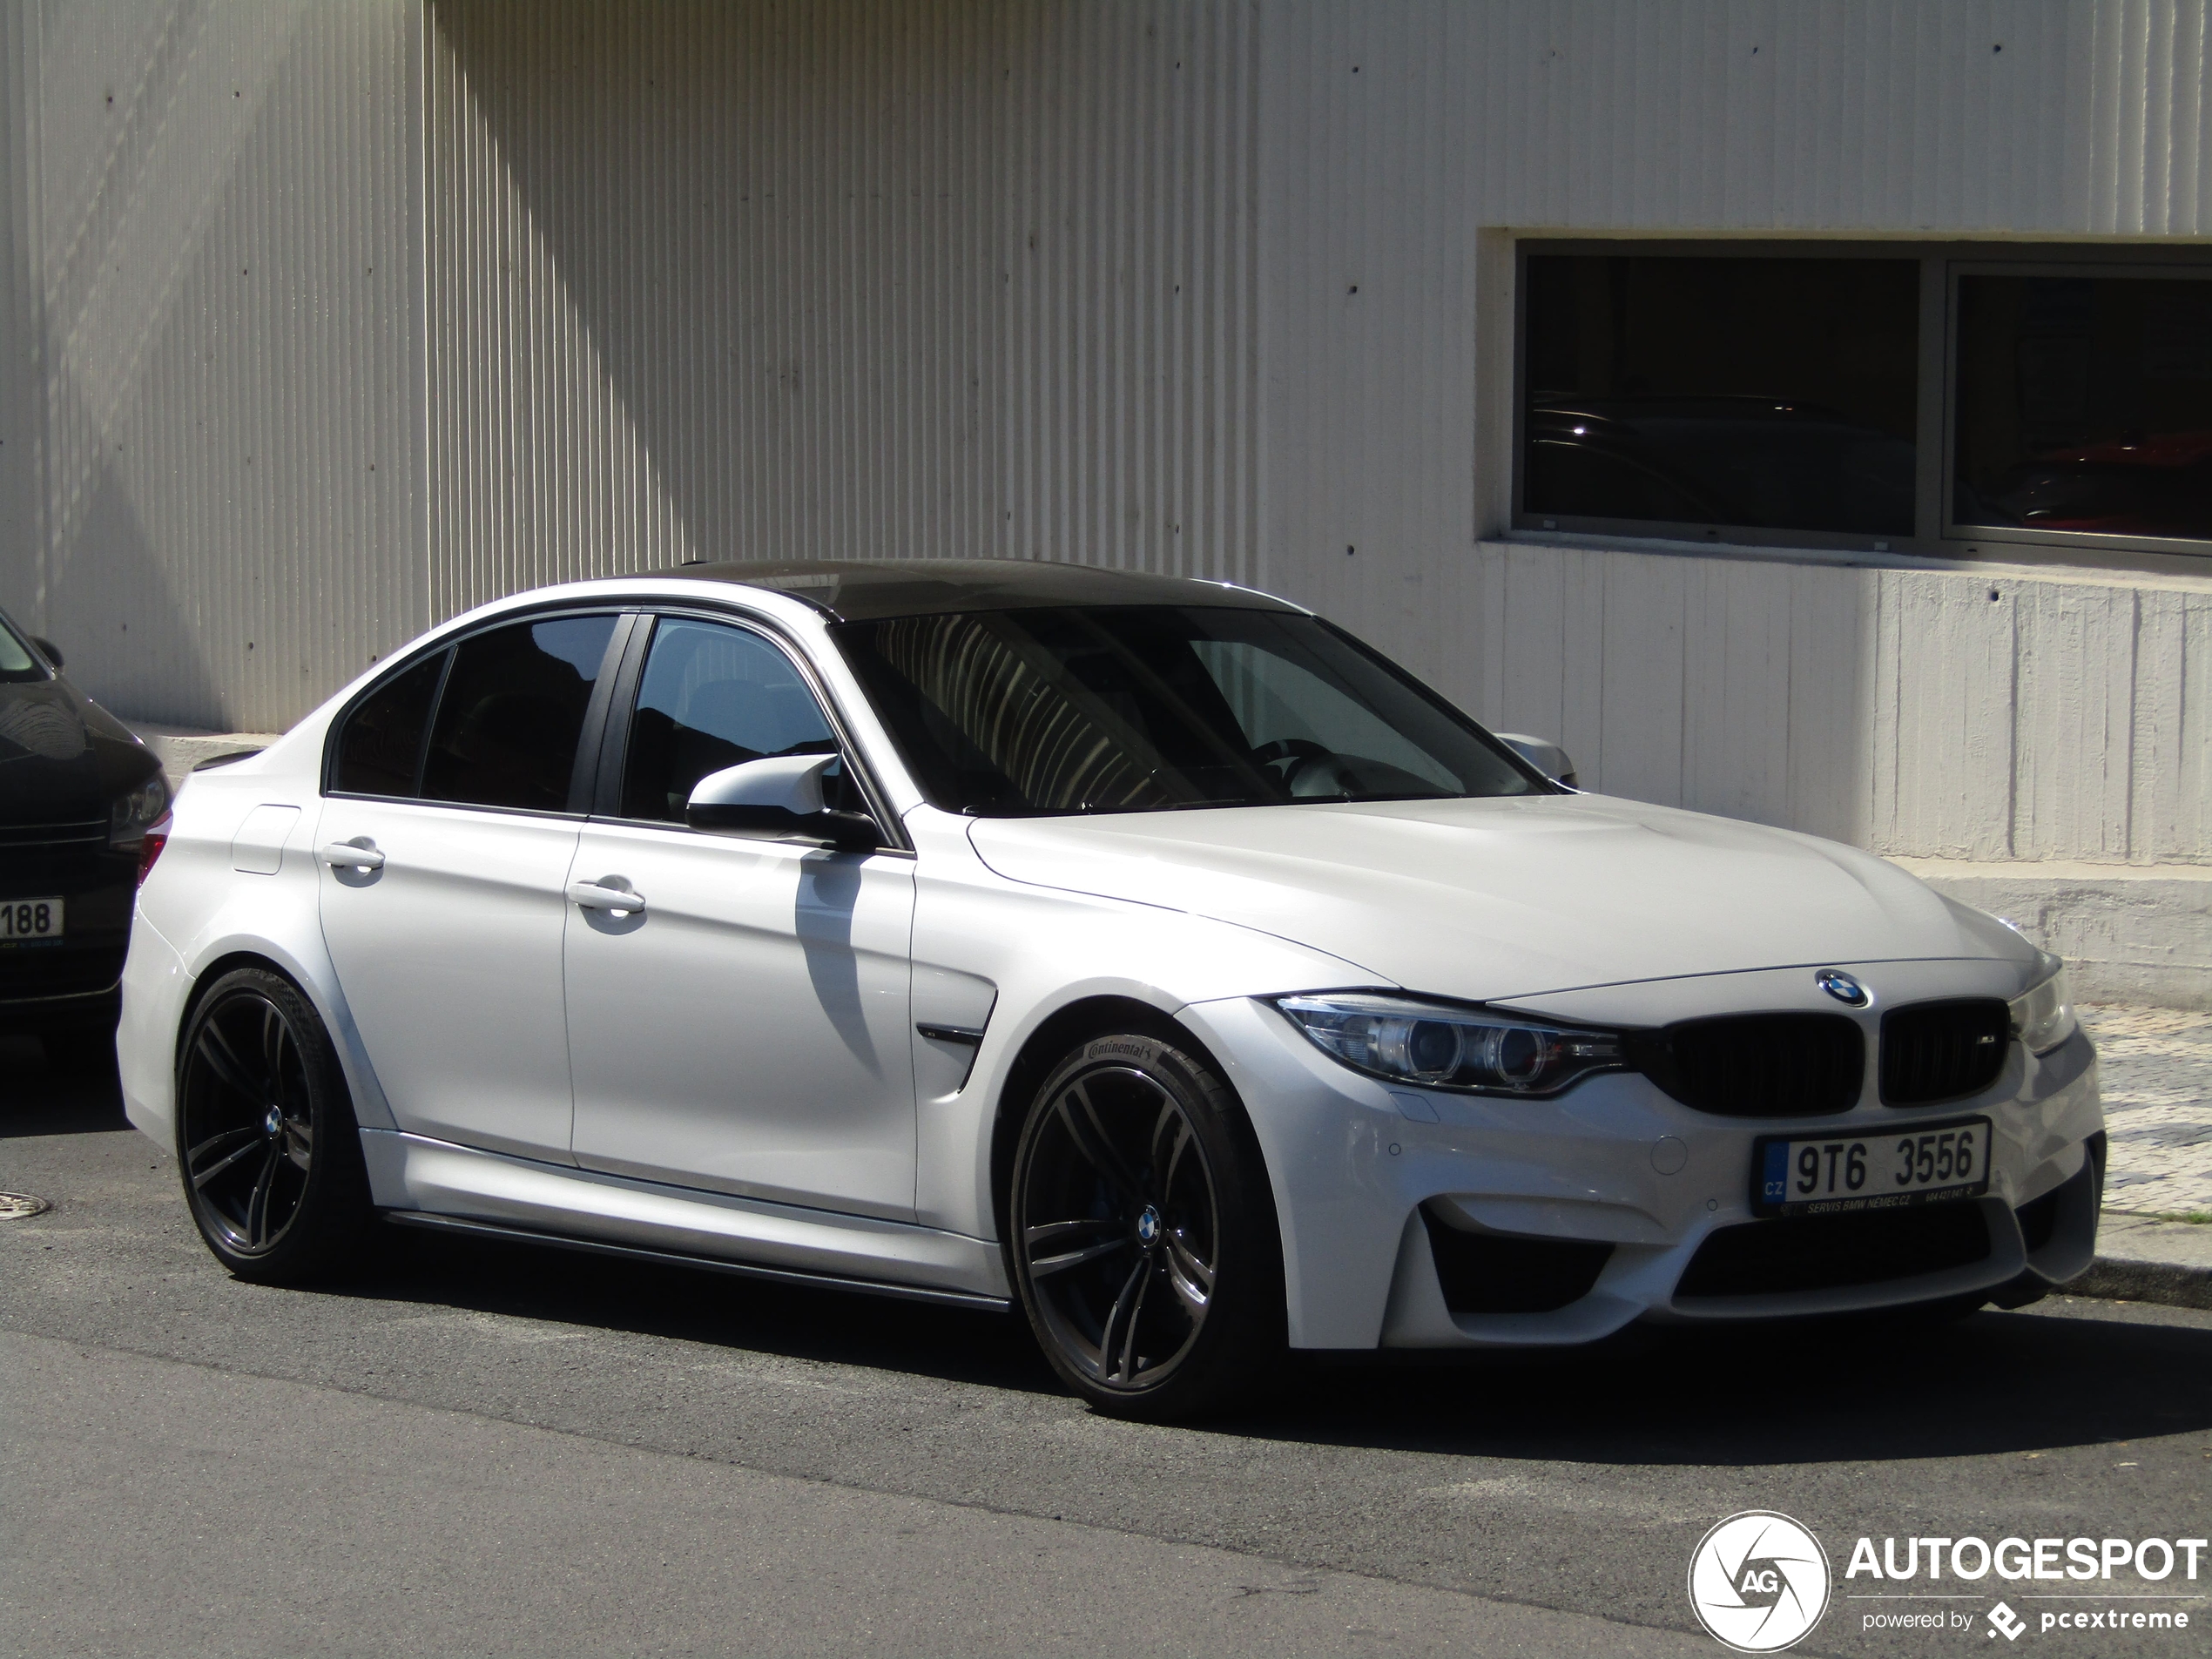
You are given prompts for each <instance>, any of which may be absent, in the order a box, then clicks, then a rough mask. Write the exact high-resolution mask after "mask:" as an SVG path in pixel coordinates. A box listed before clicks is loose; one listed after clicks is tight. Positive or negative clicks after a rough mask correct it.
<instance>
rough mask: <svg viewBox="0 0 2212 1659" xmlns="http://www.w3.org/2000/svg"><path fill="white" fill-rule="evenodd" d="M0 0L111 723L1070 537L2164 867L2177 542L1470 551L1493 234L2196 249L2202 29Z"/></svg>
mask: <svg viewBox="0 0 2212 1659" xmlns="http://www.w3.org/2000/svg"><path fill="white" fill-rule="evenodd" d="M0 8H3V9H4V10H0V17H4V18H5V23H4V26H0V47H3V48H4V50H5V52H6V54H7V57H6V63H7V64H9V65H11V66H12V67H10V68H9V69H8V74H9V77H10V78H9V80H8V83H7V88H6V97H7V98H8V119H9V122H10V125H9V129H8V130H9V131H10V132H11V133H17V132H19V133H21V134H23V135H24V139H23V142H22V144H21V145H13V146H11V152H10V166H11V168H13V169H14V171H13V172H11V174H10V177H11V178H13V179H19V180H21V181H22V182H20V183H19V184H17V185H11V186H10V188H11V189H12V190H14V192H15V196H14V197H13V198H11V199H15V200H17V202H18V204H19V205H18V206H17V209H16V210H15V211H14V212H12V213H11V216H10V226H9V231H8V238H9V239H7V240H6V241H4V242H0V255H4V256H5V260H4V265H5V268H6V269H9V270H10V271H14V272H17V273H18V274H17V275H16V276H11V277H10V279H9V283H10V286H9V288H8V291H7V293H6V302H7V303H6V306H5V307H4V309H0V317H4V318H5V319H8V320H10V321H9V323H8V326H9V327H11V328H13V329H15V330H16V336H15V337H16V338H17V340H18V341H19V342H22V343H23V344H24V346H25V347H26V348H27V349H28V351H29V352H30V355H31V356H32V357H34V358H36V359H37V364H36V367H35V368H34V369H33V370H32V371H30V372H29V373H24V372H22V371H20V370H19V369H11V370H10V376H11V377H10V378H0V504H4V503H6V502H11V501H17V500H20V499H21V498H22V497H24V496H29V497H30V510H29V512H28V513H27V514H26V513H25V512H24V510H23V509H20V508H10V509H8V516H7V517H6V519H5V521H4V524H5V528H4V529H0V536H4V538H5V539H4V540H0V603H4V604H7V605H9V606H10V608H12V609H14V610H17V611H18V613H19V614H22V615H24V617H25V619H26V620H27V621H30V623H32V624H33V625H36V626H44V627H46V628H49V629H51V631H53V632H55V633H56V635H57V637H61V638H62V640H63V643H64V645H65V647H66V648H67V649H69V650H70V651H71V658H72V664H73V665H75V664H81V665H82V670H83V675H84V678H85V680H86V681H87V683H88V684H89V685H91V687H92V688H93V689H94V690H96V691H98V693H99V694H101V695H103V696H105V697H106V698H109V699H111V701H112V702H114V703H115V704H116V705H118V706H119V707H121V708H123V709H125V711H127V712H130V713H133V714H138V715H142V716H149V717H152V718H168V719H171V720H174V721H179V722H186V723H197V724H204V725H233V726H260V725H280V724H282V723H283V722H284V721H285V720H287V719H289V718H292V717H293V716H294V715H296V713H297V712H298V711H300V710H301V709H302V708H304V707H306V706H307V705H310V704H311V703H312V702H314V700H315V699H316V698H320V696H322V695H324V694H325V693H326V692H327V691H328V690H329V689H330V688H331V687H332V686H334V685H336V684H339V683H341V681H342V680H343V679H344V678H346V677H347V674H348V673H350V672H351V671H353V670H354V668H356V667H358V665H359V664H361V662H363V661H365V660H367V659H368V657H369V656H371V655H372V654H374V653H376V652H379V651H384V650H387V649H388V648H389V647H390V646H391V645H392V644H395V643H396V642H397V641H399V640H400V639H401V638H404V637H407V636H408V634H410V633H411V632H413V631H415V629H416V628H418V627H419V626H421V625H422V624H424V623H426V622H428V620H431V619H433V618H435V617H440V616H443V615H446V614H449V613H450V612H451V611H452V610H456V609H459V608H461V607H462V606H463V605H465V604H472V603H475V601H477V600H479V599H482V598H484V597H490V596H491V595H493V594H496V593H500V592H504V591H508V590H512V589H513V588H516V587H518V586H523V585H527V584H529V583H536V582H540V581H545V580H550V579H554V578H556V577H563V576H567V575H572V574H581V573H584V572H590V571H609V570H630V569H638V568H644V567H647V566H651V565H654V564H661V563H671V562H674V561H675V560H678V559H680V558H683V557H686V556H694V555H705V556H885V555H919V556H934V555H953V554H974V553H978V552H981V553H987V554H1006V555H1015V556H1049V557H1066V558H1076V559H1082V560H1086V561H1091V562H1096V563H1108V564H1114V565H1122V566H1130V567H1136V568H1143V569H1152V570H1180V571H1190V572H1195V573H1205V574H1212V575H1217V576H1225V577H1237V578H1239V579H1244V580H1248V581H1255V582H1259V583H1264V584H1266V585H1268V586H1271V587H1272V588H1275V589H1277V590H1280V591H1284V592H1286V593H1288V594H1290V595H1291V596H1292V597H1297V598H1299V599H1301V600H1303V601H1305V602H1306V603H1308V604H1313V605H1314V606H1316V607H1317V608H1318V609H1320V610H1324V611H1325V612H1326V613H1328V614H1330V615H1332V616H1335V617H1339V619H1341V620H1343V621H1344V622H1345V623H1346V624H1348V625H1350V626H1352V627H1353V628H1355V629H1356V630H1358V631H1360V632H1361V633H1363V634H1365V635H1366V636H1367V637H1371V638H1372V639H1374V640H1376V641H1377V642H1378V643H1379V644H1384V645H1386V647H1388V648H1389V649H1391V650H1392V651H1394V652H1395V653H1396V654H1398V655H1399V656H1401V657H1402V658H1406V660H1408V661H1409V662H1411V663H1413V664H1414V665H1415V666H1417V667H1418V668H1420V670H1421V671H1423V672H1425V673H1426V674H1428V675H1429V676H1431V677H1432V678H1435V679H1436V680H1437V681H1438V682H1439V683H1440V684H1441V685H1444V686H1446V687H1447V689H1449V690H1451V691H1453V693H1454V694H1455V695H1457V696H1459V697H1460V698H1462V699H1463V700H1464V701H1466V702H1467V704H1468V705H1470V706H1471V707H1473V708H1474V709H1475V710H1476V711H1478V712H1479V713H1480V714H1482V715H1483V716H1484V717H1485V718H1490V719H1493V720H1494V721H1498V722H1500V723H1502V724H1505V725H1510V726H1518V727H1522V728H1525V729H1531V730H1536V731H1540V732H1548V733H1554V734H1556V735H1558V736H1559V737H1561V738H1562V739H1563V740H1564V741H1565V742H1566V743H1567V744H1568V747H1569V748H1570V749H1571V750H1573V751H1574V752H1575V755H1576V758H1577V759H1578V760H1579V761H1580V762H1581V765H1582V767H1583V771H1584V775H1585V777H1586V778H1587V779H1589V780H1590V781H1591V782H1593V783H1594V784H1596V785H1598V786H1602V787H1605V788H1608V789H1612V790H1616V791H1619V792H1625V793H1631V794H1638V795H1643V796H1648V797H1649V798H1651V799H1662V800H1670V801H1680V802H1682V803H1683V804H1685V805H1689V806H1698V807H1703V808H1708V809H1710V810H1716V811H1722V812H1729V813H1737V814H1740V815H1743V816H1747V817H1753V818H1758V819H1764V820H1767V821H1771V822H1777V823H1784V824H1793V825H1797V826H1803V827H1805V828H1808V829H1813V830H1817V831H1819V832H1820V833H1828V834H1835V835H1839V836H1842V837H1844V838H1845V839H1848V840H1856V841H1858V842H1861V843H1863V844H1865V845H1868V846H1876V847H1878V848H1881V849H1883V850H1885V851H1888V852H1892V853H1898V854H1912V855H1925V856H1933V857H1939V858H1945V859H1951V860H1967V861H1978V862H1981V863H1987V862H1991V861H2008V860H2059V861H2066V860H2073V861H2077V862H2080V861H2087V862H2089V863H2094V864H2098V865H2102V866H2110V867H2128V868H2151V867H2167V866H2172V865H2191V866H2202V865H2204V864H2207V863H2208V862H2212V806H2209V805H2208V802H2209V801H2212V776H2208V771H2207V764H2206V756H2207V753H2208V752H2212V740H2208V736H2207V721H2208V718H2212V717H2209V716H2208V711H2207V704H2206V700H2205V699H2206V696H2207V693H2206V691H2205V687H2206V686H2208V685H2212V624H2208V620H2207V606H2208V605H2212V573H2209V574H2208V577H2206V578H2205V579H2197V578H2194V577H2188V576H2182V577H2159V578H2155V579H2154V578H2150V577H2144V578H2141V579H2135V578H2131V577H2125V576H2118V577H2115V576H2111V575H2104V576H2090V575H2087V574H2082V573H2073V574H2069V573H2065V572H2053V571H2051V570H2040V571H2030V570H2016V569H2010V568H1997V567H1993V568H1991V569H1989V570H1955V571H1953V570H1936V569H1925V568H1917V567H1912V566H1911V565H1910V563H1909V562H1905V561H1899V562H1897V565H1896V568H1892V569H1887V570H1871V569H1850V568H1845V567H1843V566H1840V565H1837V564H1832V563H1809V562H1806V561H1804V560H1803V559H1801V558H1799V557H1797V556H1791V555H1787V554H1777V555H1775V556H1771V557H1759V556H1751V557H1742V558H1733V557H1732V558H1719V557H1714V556H1709V555H1705V554H1691V553H1687V552H1682V553H1678V552H1676V551H1673V550H1652V549H1642V550H1624V549H1619V548H1614V549H1602V548H1589V547H1568V546H1542V547H1539V546H1535V545H1530V544H1522V543H1506V542H1501V541H1500V540H1499V539H1498V537H1499V536H1500V534H1501V530H1502V528H1503V525H1504V523H1505V511H1506V499H1505V481H1506V479H1507V476H1508V475H1509V465H1510V447H1509V446H1510V395H1511V384H1510V372H1509V369H1510V347H1511V328H1510V318H1511V314H1512V309H1511V308H1512V292H1511V284H1512V266H1513V260H1512V244H1513V239H1514V237H1515V236H1516V235H1522V234H1530V235H1545V234H1553V235H1555V234H1560V233H1584V232H1604V233H1625V234H1641V233H1669V234H1678V235H1733V234H1743V235H1750V234H1757V235H1765V236H1773V235H1793V236H1794V235H1830V234H1833V235H1847V236H1852V237H1863V236H1868V235H1887V234H1896V235H1911V236H1913V237H1917V238H1922V239H1928V238H1948V237H1961V238H1966V237H1980V236H1989V237H2013V238H2035V239H2065V238H2081V239H2114V238H2147V239H2148V238H2155V239H2161V240H2172V239H2190V240H2193V241H2205V240H2206V239H2207V238H2208V236H2212V169H2209V168H2208V167H2207V166H2206V165H2205V158H2206V154H2207V151H2208V148H2212V125H2208V123H2212V114H2209V113H2208V111H2207V109H2206V107H2205V97H2204V93H2205V80H2206V47H2207V43H2206V23H2207V19H2206V5H2205V3H2203V0H1949V3H1946V4H1944V5H1940V6H1930V5H1926V4H1925V3H1919V0H1819V3H1814V0H1757V3H1754V0H1666V3H1662V0H1642V3H1636V4H1626V3H1623V4H1595V3H1589V4H1582V3H1575V4H1567V3H1552V4H1546V3H1534V0H1530V3H1473V0H1390V3H1370V0H1257V3H1231V0H1213V3H1201V0H1058V3H1045V4H1031V3H1027V0H1020V3H1017V0H998V3H990V4H974V3H960V0H895V3H894V0H818V3H813V4H788V5H768V4H765V3H761V4H751V5H738V4H710V3H698V4H690V5H678V4H667V5H652V6H648V5H644V4H634V5H615V4H601V3H585V0H563V3H548V4H543V5H534V6H531V7H528V8H522V7H503V8H502V7H494V6H480V5H475V4H465V3H440V4H435V5H433V6H431V7H430V8H428V10H427V11H426V10H419V9H417V8H416V7H415V6H414V5H411V4H406V3H401V0H384V3H378V0H352V3H343V4H333V5H324V6H313V7H309V6H304V5H246V4H245V3H242V0H163V3H158V4H116V5H112V6H103V5H100V4H95V3H69V4H63V3H60V0H0ZM2000 46H2001V48H2002V50H2001V51H1999V50H1998V48H1999V47H2000ZM111 94H112V95H113V96H114V97H115V98H116V102H115V104H113V105H109V104H108V103H107V102H106V98H108V97H109V96H110V95H111ZM2207 245H2208V257H2212V243H2208V244H2207ZM25 319H28V320H25ZM26 336H27V338H26ZM17 361H20V360H17ZM11 388H12V389H11ZM24 388H30V390H29V391H26V390H25V389H24ZM22 431H28V432H29V433H30V437H29V438H28V439H27V440H25V439H22V438H11V437H10V434H13V433H17V432H22ZM25 442H28V443H30V445H31V446H32V447H33V448H35V449H36V450H37V462H36V465H35V466H33V467H31V468H30V469H27V470H26V469H24V468H23V467H22V466H21V464H20V463H19V462H17V461H15V460H13V459H11V458H10V456H9V455H8V453H7V452H8V449H9V448H10V445H11V444H13V445H17V446H20V445H22V444H24V443H25ZM371 466H374V468H375V469H376V470H375V471H374V473H371V472H370V471H369V468H370V467H371ZM11 467H12V468H15V469H16V470H14V471H10V468H11ZM11 479H12V480H14V481H15V482H12V483H11V482H10V480H11ZM11 489H12V490H13V491H14V492H15V493H14V495H13V496H10V495H7V494H6V493H5V492H7V491H9V490H11ZM1991 590H1996V591H1997V592H1998V594H1999V597H1998V598H1997V599H1996V600H1995V601H1992V600H1991V599H1990V598H1989V597H1988V594H1989V592H1990V591H1991ZM126 627H127V628H128V629H129V630H130V632H129V634H128V635H127V637H126V635H125V628H126Z"/></svg>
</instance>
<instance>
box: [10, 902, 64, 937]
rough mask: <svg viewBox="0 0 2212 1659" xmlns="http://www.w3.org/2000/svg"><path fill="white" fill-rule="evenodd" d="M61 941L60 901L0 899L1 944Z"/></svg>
mask: <svg viewBox="0 0 2212 1659" xmlns="http://www.w3.org/2000/svg"><path fill="white" fill-rule="evenodd" d="M61 938H62V901H61V900H59V899H0V945H49V944H53V945H57V944H59V943H60V942H61Z"/></svg>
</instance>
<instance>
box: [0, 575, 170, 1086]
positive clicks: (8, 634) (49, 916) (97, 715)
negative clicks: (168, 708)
mask: <svg viewBox="0 0 2212 1659" xmlns="http://www.w3.org/2000/svg"><path fill="white" fill-rule="evenodd" d="M61 667H62V656H61V653H60V652H59V651H56V650H55V649H54V648H53V646H51V644H47V643H46V642H45V641H44V640H43V639H39V638H37V637H33V636H31V635H29V634H26V633H24V631H22V630H21V629H19V628H17V626H16V625H15V623H14V622H13V620H12V619H10V617H8V616H7V615H6V614H5V613H4V612H0V1027H4V1028H14V1029H24V1028H28V1029H30V1030H32V1031H35V1032H36V1033H37V1035H39V1036H40V1037H41V1038H42V1039H43V1040H44V1043H45V1046H46V1051H47V1054H48V1055H49V1056H50V1057H51V1058H54V1059H57V1060H58V1059H63V1058H64V1057H69V1058H78V1059H91V1060H105V1059H107V1058H111V1056H112V1055H113V1053H114V1031H115V1017H116V1010H117V1007H118V989H119V983H120V981H121V979H122V977H123V954H124V952H125V949H126V948H128V947H129V944H130V942H131V909H132V899H133V896H134V895H135V894H136V893H137V891H138V879H139V876H140V875H141V873H143V872H144V871H145V867H146V866H147V865H149V864H151V863H152V861H153V859H154V856H155V855H156V854H157V853H159V852H160V851H161V846H162V843H163V841H164V840H166V839H167V832H168V827H169V786H168V783H167V782H166V781H165V779H163V777H162V775H161V763H160V761H159V760H158V759H155V758H154V756H153V754H152V752H151V751H149V750H148V749H147V748H146V746H145V745H144V744H143V743H140V742H139V741H138V738H136V737H134V736H132V733H131V731H130V728H129V727H127V726H125V725H124V724H123V723H122V722H121V721H120V720H118V719H117V718H115V717H114V716H113V715H111V714H110V713H109V712H108V711H106V710H105V709H104V708H102V707H101V706H100V705H98V704H97V703H95V702H93V701H92V699H91V698H89V697H86V696H85V695H84V693H83V692H82V691H78V689H77V688H76V687H75V686H74V685H71V684H70V683H69V682H68V681H67V680H66V679H64V678H62V673H61Z"/></svg>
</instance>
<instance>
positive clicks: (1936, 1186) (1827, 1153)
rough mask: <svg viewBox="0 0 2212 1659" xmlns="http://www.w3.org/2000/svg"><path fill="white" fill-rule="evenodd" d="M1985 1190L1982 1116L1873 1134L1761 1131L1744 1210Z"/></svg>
mask: <svg viewBox="0 0 2212 1659" xmlns="http://www.w3.org/2000/svg"><path fill="white" fill-rule="evenodd" d="M1988 1190H1989V1120H1988V1119H1987V1118H1986V1117H1969V1118H1963V1119H1960V1120H1959V1121H1958V1122H1956V1123H1925V1124H1920V1125H1918V1126H1916V1127H1914V1128H1912V1129H1911V1130H1897V1131H1895V1132H1893V1133H1886V1134H1876V1135H1867V1134H1859V1135H1822V1136H1780V1135H1771V1136H1762V1137H1760V1139H1758V1140H1757V1141H1756V1142H1754V1143H1752V1147H1751V1209H1752V1211H1753V1212H1754V1213H1755V1214H1757V1215H1762V1216H1826V1215H1835V1214H1838V1212H1840V1211H1846V1210H1901V1209H1905V1208H1908V1207H1910V1206H1912V1205H1914V1204H1939V1203H1941V1202H1943V1201H1945V1200H1946V1199H1951V1198H1973V1197H1979V1196H1980V1195H1981V1194H1983V1193H1985V1192H1986V1191H1988Z"/></svg>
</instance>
